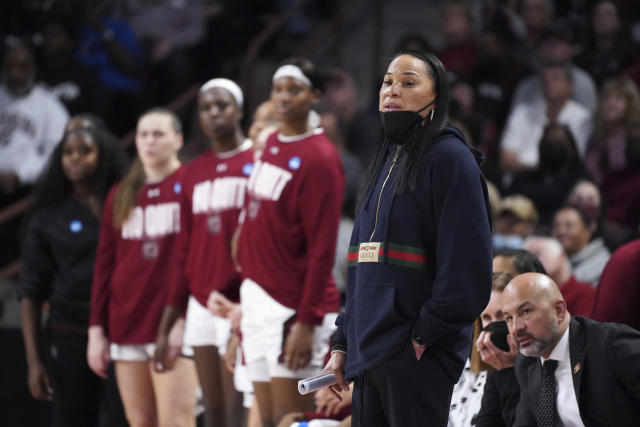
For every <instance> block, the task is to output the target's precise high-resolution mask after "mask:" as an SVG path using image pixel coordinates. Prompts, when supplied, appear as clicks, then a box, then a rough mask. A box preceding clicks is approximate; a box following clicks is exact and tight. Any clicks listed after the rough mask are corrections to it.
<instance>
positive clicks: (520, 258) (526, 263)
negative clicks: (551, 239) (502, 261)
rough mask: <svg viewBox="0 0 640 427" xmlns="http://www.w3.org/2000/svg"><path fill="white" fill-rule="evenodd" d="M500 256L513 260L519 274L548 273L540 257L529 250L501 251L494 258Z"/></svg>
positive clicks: (509, 249) (508, 249)
mask: <svg viewBox="0 0 640 427" xmlns="http://www.w3.org/2000/svg"><path fill="white" fill-rule="evenodd" d="M498 256H501V257H505V258H513V267H514V268H515V269H516V271H517V272H518V274H524V273H541V274H547V271H546V270H545V269H544V267H543V266H542V263H541V262H540V260H539V259H538V257H537V256H535V255H534V254H532V253H531V252H529V251H527V250H524V249H511V248H505V249H499V250H497V251H496V252H495V253H494V254H493V257H494V258H495V257H498Z"/></svg>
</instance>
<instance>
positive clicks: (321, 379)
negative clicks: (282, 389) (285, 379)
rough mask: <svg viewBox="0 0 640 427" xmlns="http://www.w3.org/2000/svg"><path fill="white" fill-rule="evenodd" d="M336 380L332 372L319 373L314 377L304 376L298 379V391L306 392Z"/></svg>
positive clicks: (331, 383)
mask: <svg viewBox="0 0 640 427" xmlns="http://www.w3.org/2000/svg"><path fill="white" fill-rule="evenodd" d="M337 382H338V379H337V378H336V376H335V375H334V374H332V373H327V374H320V375H316V376H315V377H311V378H306V379H304V380H300V381H298V393H300V394H308V393H311V392H314V391H316V390H319V389H321V388H322V387H328V386H330V385H334V384H335V383H337Z"/></svg>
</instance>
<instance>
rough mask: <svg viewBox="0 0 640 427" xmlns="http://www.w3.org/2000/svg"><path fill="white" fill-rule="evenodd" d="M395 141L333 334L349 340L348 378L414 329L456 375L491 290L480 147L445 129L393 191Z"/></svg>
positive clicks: (386, 355)
mask: <svg viewBox="0 0 640 427" xmlns="http://www.w3.org/2000/svg"><path fill="white" fill-rule="evenodd" d="M392 148H393V149H392V150H390V152H389V154H388V156H387V160H386V163H385V165H384V167H383V168H382V171H381V173H380V176H379V177H378V179H377V182H376V185H375V186H373V188H372V190H371V191H370V193H369V194H368V195H367V196H366V198H365V200H364V202H363V204H362V207H361V208H360V211H359V212H358V215H357V218H356V221H355V225H354V229H353V234H352V236H351V243H350V248H349V260H348V272H347V302H346V307H345V313H344V314H343V315H341V316H339V318H338V320H337V321H336V325H337V326H338V330H337V333H336V336H335V339H334V342H335V343H337V344H341V345H346V347H347V362H346V367H345V373H346V378H354V377H355V376H357V375H360V374H362V372H363V371H364V370H366V369H369V368H372V367H375V366H377V365H379V364H380V363H382V362H384V361H385V360H389V359H391V358H392V357H393V356H395V355H396V354H397V353H398V352H399V351H400V350H401V349H403V348H406V344H407V343H408V340H410V337H411V335H412V333H415V334H416V335H417V336H418V337H420V338H422V340H424V342H425V343H426V345H427V349H426V352H431V354H432V355H433V356H436V357H438V359H439V360H440V362H441V364H442V366H443V368H444V369H445V371H446V372H447V373H448V374H449V375H450V376H451V378H452V380H454V381H457V379H458V377H459V376H460V372H461V371H462V368H463V367H464V363H465V361H466V359H467V357H468V356H469V351H470V345H471V333H472V327H471V325H472V323H473V321H474V319H476V318H477V317H478V316H479V315H480V313H481V312H482V310H484V308H485V307H486V305H487V304H488V302H489V296H490V293H491V259H492V246H491V226H490V222H491V218H490V213H489V212H490V208H489V201H488V200H489V199H488V196H487V188H486V184H485V180H484V177H483V175H482V172H481V171H480V168H479V162H480V161H481V160H482V155H481V154H480V153H478V152H477V151H475V150H472V149H470V148H469V147H468V146H467V144H466V143H465V142H464V137H463V135H462V134H461V133H460V131H458V130H457V129H455V128H453V127H447V128H445V129H444V130H443V131H441V132H440V134H439V135H438V136H437V137H436V138H435V141H434V142H433V145H432V147H431V148H430V149H428V150H427V152H426V153H425V155H424V159H423V161H422V166H421V169H420V171H419V175H418V182H417V185H416V188H415V189H414V190H413V191H405V192H403V193H402V194H400V195H396V194H394V193H395V182H396V180H397V178H398V169H397V168H395V167H394V168H393V169H392V170H391V173H389V170H390V168H391V165H392V162H393V160H392V159H393V157H394V156H395V154H396V152H397V151H398V150H397V149H396V146H392ZM398 152H399V153H400V155H401V156H402V155H406V154H404V152H402V151H401V150H400V151H398ZM385 180H386V184H385ZM376 216H377V221H376ZM374 228H375V231H374ZM372 232H373V236H371V234H372ZM363 242H379V243H380V244H381V245H380V246H381V247H380V249H379V251H377V252H378V254H379V257H378V262H358V249H359V247H360V244H361V243H363ZM425 354H426V353H425ZM423 357H424V356H423Z"/></svg>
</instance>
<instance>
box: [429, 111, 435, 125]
mask: <svg viewBox="0 0 640 427" xmlns="http://www.w3.org/2000/svg"><path fill="white" fill-rule="evenodd" d="M434 111H435V108H433V109H432V110H431V119H430V120H429V121H430V122H432V121H433V112H434Z"/></svg>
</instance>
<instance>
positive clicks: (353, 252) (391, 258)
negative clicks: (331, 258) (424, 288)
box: [347, 243, 433, 269]
mask: <svg viewBox="0 0 640 427" xmlns="http://www.w3.org/2000/svg"><path fill="white" fill-rule="evenodd" d="M385 247H386V250H385ZM359 250H360V247H359V246H349V253H348V254H347V267H355V266H357V265H358V251H359ZM385 260H386V262H387V263H389V264H396V265H401V266H403V267H409V268H418V269H424V268H426V266H427V264H432V263H433V259H432V257H430V256H428V255H427V254H426V252H425V250H424V249H422V248H416V247H413V246H405V245H397V244H395V243H386V244H385V243H381V244H380V249H379V252H378V262H385Z"/></svg>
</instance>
